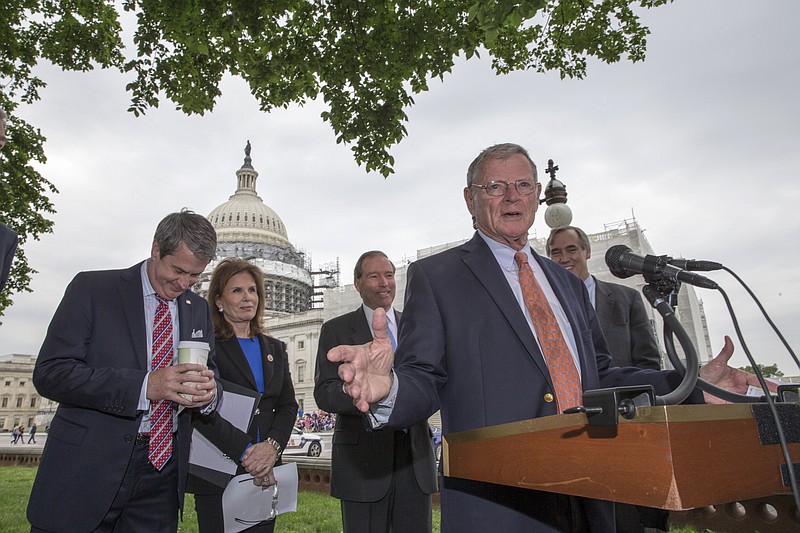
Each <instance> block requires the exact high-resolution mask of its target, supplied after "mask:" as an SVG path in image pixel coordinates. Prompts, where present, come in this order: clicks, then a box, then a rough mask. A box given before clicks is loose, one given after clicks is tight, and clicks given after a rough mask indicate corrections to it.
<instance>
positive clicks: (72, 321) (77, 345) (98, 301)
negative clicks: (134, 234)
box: [28, 210, 221, 533]
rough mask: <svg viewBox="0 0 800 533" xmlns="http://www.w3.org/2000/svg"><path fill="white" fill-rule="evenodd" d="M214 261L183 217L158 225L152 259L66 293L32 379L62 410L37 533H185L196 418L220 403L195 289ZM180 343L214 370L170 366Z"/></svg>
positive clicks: (38, 503) (196, 226) (33, 516)
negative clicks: (181, 519)
mask: <svg viewBox="0 0 800 533" xmlns="http://www.w3.org/2000/svg"><path fill="white" fill-rule="evenodd" d="M215 253H216V232H215V231H214V228H213V226H212V225H211V224H210V223H209V222H208V220H206V219H205V218H204V217H202V216H200V215H198V214H195V213H193V212H191V211H188V210H184V211H182V212H180V213H172V214H170V215H168V216H167V217H166V218H164V220H162V221H161V223H160V224H159V225H158V228H157V229H156V233H155V237H154V240H153V245H152V248H151V253H150V257H149V258H148V259H147V260H146V261H143V262H141V263H139V264H137V265H134V266H133V267H130V268H128V269H124V270H109V271H96V272H81V273H80V274H78V275H77V276H75V278H74V279H73V281H72V282H71V283H70V285H69V287H67V290H66V292H65V294H64V298H63V300H62V301H61V304H60V305H59V307H58V309H57V310H56V312H55V315H54V316H53V319H52V321H51V322H50V327H49V329H48V331H47V336H46V337H45V340H44V343H43V345H42V348H41V350H40V352H39V357H38V359H37V361H36V367H35V368H34V373H33V382H34V385H35V386H36V389H37V390H38V391H39V393H40V394H41V395H42V396H45V397H47V398H50V399H52V400H55V401H57V402H59V404H60V405H59V407H58V410H57V411H56V414H55V417H54V418H53V421H52V423H51V425H50V431H49V437H50V438H48V439H47V443H46V444H45V448H44V451H43V453H42V459H41V463H40V466H39V470H38V472H37V475H36V480H35V481H34V485H33V489H32V492H31V496H30V500H29V504H28V520H29V521H30V522H31V526H32V527H31V531H35V532H38V531H112V530H114V531H148V532H164V533H167V532H170V533H174V532H175V531H176V530H177V528H178V510H179V508H180V509H182V508H183V494H184V489H185V486H186V477H187V474H188V464H189V439H190V437H191V411H193V410H199V411H200V412H205V413H210V412H212V411H213V410H214V408H215V407H216V403H217V398H218V397H219V395H220V394H221V387H220V385H219V383H218V381H217V380H216V377H217V372H216V365H215V363H214V332H213V326H212V321H211V313H210V311H209V307H208V304H207V303H206V301H205V300H203V299H202V298H200V297H199V296H197V295H196V294H194V293H192V292H191V291H189V290H188V288H189V287H190V286H191V285H193V284H194V283H196V281H197V278H198V276H199V275H200V274H201V273H202V272H203V270H204V269H205V267H206V265H207V264H208V263H209V261H211V259H212V258H213V257H214V255H215ZM183 340H190V341H193V342H199V343H204V344H205V346H206V347H207V349H208V353H207V367H206V366H205V365H204V364H200V363H197V362H192V363H179V364H173V363H174V362H175V359H176V357H177V350H176V349H175V348H176V347H178V346H179V343H180V342H181V341H183ZM201 351H202V350H201ZM179 406H182V407H183V408H184V409H183V410H181V413H180V414H178V412H179V410H178V407H179Z"/></svg>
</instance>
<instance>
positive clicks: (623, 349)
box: [595, 278, 661, 370]
mask: <svg viewBox="0 0 800 533" xmlns="http://www.w3.org/2000/svg"><path fill="white" fill-rule="evenodd" d="M595 283H596V284H597V291H596V299H595V310H596V312H597V318H598V320H600V326H601V327H602V328H603V333H604V334H605V336H606V342H608V349H609V351H610V352H611V364H612V365H613V366H635V367H638V368H650V369H652V370H660V369H661V354H660V353H659V351H658V344H656V339H655V337H654V336H653V330H652V328H651V327H650V319H649V318H648V317H647V312H646V311H645V308H644V302H643V301H642V297H641V296H640V295H639V293H638V292H636V291H635V290H634V289H632V288H630V287H626V286H625V285H619V284H618V283H608V282H605V281H600V280H599V279H597V278H595Z"/></svg>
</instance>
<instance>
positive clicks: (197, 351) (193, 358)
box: [178, 341, 211, 400]
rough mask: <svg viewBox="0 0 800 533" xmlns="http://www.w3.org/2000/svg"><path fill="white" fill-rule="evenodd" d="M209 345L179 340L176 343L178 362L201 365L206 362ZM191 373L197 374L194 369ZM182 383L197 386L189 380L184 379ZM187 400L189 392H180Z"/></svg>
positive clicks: (189, 397)
mask: <svg viewBox="0 0 800 533" xmlns="http://www.w3.org/2000/svg"><path fill="white" fill-rule="evenodd" d="M210 350H211V347H210V346H209V345H208V343H207V342H198V341H180V342H179V343H178V364H182V363H197V364H200V365H203V366H206V365H207V364H208V352H209V351H210ZM190 373H191V374H197V373H198V372H195V371H194V370H193V371H191V372H190ZM183 384H184V385H187V386H189V387H197V384H196V383H194V382H191V381H184V382H183ZM181 396H183V397H184V398H186V399H187V400H191V399H192V396H191V395H190V394H181Z"/></svg>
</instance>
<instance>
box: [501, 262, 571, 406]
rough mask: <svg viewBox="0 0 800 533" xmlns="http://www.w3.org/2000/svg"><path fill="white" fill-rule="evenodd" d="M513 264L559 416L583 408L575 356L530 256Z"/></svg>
mask: <svg viewBox="0 0 800 533" xmlns="http://www.w3.org/2000/svg"><path fill="white" fill-rule="evenodd" d="M514 260H515V261H516V262H517V265H519V285H520V287H521V288H522V297H523V298H524V300H525V307H527V308H528V313H529V314H530V316H531V321H532V322H533V329H534V330H535V331H536V337H537V338H538V340H539V346H540V347H541V349H542V355H543V356H544V360H545V362H546V363H547V369H548V370H549V371H550V378H551V379H552V380H553V389H555V393H556V399H557V400H558V412H559V413H561V412H563V411H564V410H565V409H569V408H570V407H575V406H577V405H581V399H582V397H583V391H582V389H581V378H580V376H578V370H577V369H576V368H575V362H574V361H573V359H572V354H570V352H569V348H567V343H566V342H564V336H563V335H562V334H561V328H560V327H559V325H558V321H557V320H556V317H555V315H554V314H553V310H552V309H551V308H550V303H549V302H548V301H547V297H546V296H545V295H544V292H542V287H541V286H540V285H539V282H538V281H536V278H535V277H534V276H533V270H531V266H530V265H529V264H528V256H527V255H525V253H523V252H517V253H515V254H514Z"/></svg>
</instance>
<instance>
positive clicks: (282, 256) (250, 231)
mask: <svg viewBox="0 0 800 533" xmlns="http://www.w3.org/2000/svg"><path fill="white" fill-rule="evenodd" d="M244 153H245V158H244V164H243V165H242V168H240V169H239V170H237V171H236V183H237V185H236V192H234V193H233V195H232V196H231V197H230V198H229V199H228V201H227V202H225V203H223V204H221V205H219V206H217V207H216V208H214V209H213V210H212V211H211V213H209V215H208V217H207V218H208V220H209V222H211V224H212V225H213V226H214V229H215V230H216V231H217V256H216V257H215V258H214V260H213V261H211V263H209V265H208V267H206V270H205V271H204V272H203V275H202V277H201V279H200V282H199V283H198V292H200V293H201V294H203V295H205V294H206V293H207V292H208V284H209V280H210V278H211V272H212V271H213V270H214V267H216V266H217V264H219V262H220V261H222V260H223V259H224V258H227V257H240V258H242V259H245V260H247V261H249V262H251V263H252V264H254V265H256V266H257V267H258V268H259V269H261V271H262V272H263V273H264V289H265V293H266V302H265V305H266V314H267V316H282V315H285V314H289V313H299V312H302V311H306V310H308V309H309V308H311V299H312V294H313V278H312V275H311V271H310V265H309V264H307V262H306V257H305V254H304V253H303V252H301V251H298V250H295V248H294V246H292V243H291V242H289V236H288V234H287V232H286V226H284V224H283V221H282V220H281V218H280V217H279V216H278V214H277V213H275V211H274V210H273V209H272V208H271V207H269V206H268V205H266V204H265V203H264V201H263V200H262V199H261V197H260V196H258V194H257V193H256V180H257V179H258V172H256V170H255V169H254V168H253V165H252V159H251V158H250V141H247V146H246V147H245V149H244Z"/></svg>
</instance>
